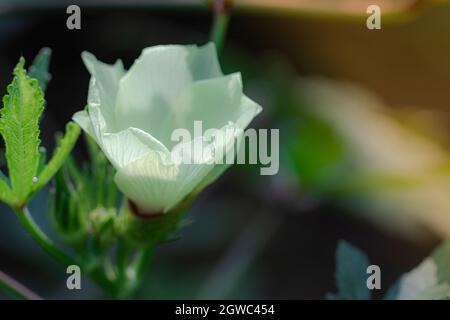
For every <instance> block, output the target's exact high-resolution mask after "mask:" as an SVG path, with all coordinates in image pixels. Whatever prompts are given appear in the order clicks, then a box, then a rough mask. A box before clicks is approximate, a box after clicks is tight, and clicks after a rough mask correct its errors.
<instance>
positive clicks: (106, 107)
mask: <svg viewBox="0 0 450 320" xmlns="http://www.w3.org/2000/svg"><path fill="white" fill-rule="evenodd" d="M82 58H83V61H84V64H85V65H86V67H87V69H88V71H89V72H90V74H91V80H90V85H89V94H88V103H87V109H86V110H84V111H79V112H77V113H76V114H75V115H74V116H73V119H74V120H75V121H76V122H77V123H78V124H79V125H80V126H81V127H82V128H83V129H84V130H85V131H86V132H87V133H88V134H89V135H91V136H92V137H93V138H94V139H95V141H96V142H97V143H98V145H99V146H100V147H101V149H102V150H103V152H104V153H105V155H106V156H107V157H108V159H109V160H110V161H111V163H112V164H113V166H114V167H115V168H116V170H117V173H116V176H115V182H116V184H117V186H118V188H119V189H120V190H121V191H122V192H123V193H124V194H125V195H126V197H128V198H129V199H131V200H132V201H133V202H134V204H136V205H137V207H138V208H139V211H140V212H141V213H144V214H146V213H147V214H152V213H153V214H154V213H163V212H167V211H168V210H170V209H172V208H174V207H175V206H176V205H177V204H179V203H180V201H181V200H183V199H184V198H185V197H186V196H188V195H190V194H192V193H194V194H195V193H197V192H199V191H200V190H201V189H202V188H204V187H205V186H207V185H208V184H210V183H211V182H212V181H213V180H215V179H216V178H217V177H218V176H219V175H220V174H221V173H222V172H223V171H224V170H225V169H226V167H227V165H225V164H215V163H214V161H213V160H214V159H217V156H220V157H223V156H224V155H223V154H222V150H225V152H228V151H229V150H231V149H232V148H234V145H235V144H236V143H237V142H236V141H239V138H240V137H241V136H242V134H243V130H244V129H245V128H246V127H247V126H248V124H249V123H250V122H251V120H252V119H253V118H254V117H255V116H256V115H257V114H258V113H259V112H260V111H261V107H260V106H259V105H258V104H256V103H255V102H254V101H252V100H251V99H249V98H248V97H246V96H245V95H244V94H243V92H242V81H241V76H240V74H239V73H233V74H230V75H223V73H222V71H221V69H220V66H219V63H218V60H217V54H216V50H215V47H214V45H213V44H207V45H205V46H202V47H197V46H182V45H164V46H155V47H149V48H146V49H144V50H143V51H142V54H141V56H140V57H139V58H138V59H137V60H136V61H135V62H134V64H133V65H132V66H131V68H130V69H129V70H128V71H125V69H124V67H123V64H122V62H121V61H120V60H118V61H117V62H116V63H115V64H114V65H108V64H105V63H102V62H100V61H98V60H97V59H96V58H95V57H94V56H93V55H92V54H90V53H88V52H83V54H82ZM195 121H202V126H203V129H204V130H205V131H206V130H207V129H217V130H219V131H220V132H223V133H224V132H225V130H230V129H232V130H233V132H234V136H233V137H232V139H212V138H211V137H206V136H205V135H203V134H202V135H201V136H198V133H196V132H193V131H194V130H193V128H194V122H195ZM179 128H184V129H186V130H189V132H190V133H191V134H192V140H191V141H188V142H186V141H182V142H177V141H173V139H172V138H173V137H172V133H173V132H174V130H175V129H179ZM224 136H225V135H224ZM198 142H201V143H205V145H204V146H203V149H205V148H206V150H207V151H208V152H206V153H205V154H206V156H205V155H203V156H202V157H200V159H199V157H197V156H195V155H193V154H191V153H189V152H188V151H187V150H190V148H187V147H191V146H193V145H195V144H197V143H198ZM186 156H187V157H192V158H194V157H195V158H196V159H193V160H195V161H191V162H189V161H187V162H186V161H183V162H180V161H175V159H180V157H181V158H186Z"/></svg>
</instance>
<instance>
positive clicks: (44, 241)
mask: <svg viewBox="0 0 450 320" xmlns="http://www.w3.org/2000/svg"><path fill="white" fill-rule="evenodd" d="M14 211H15V212H16V214H17V216H18V218H19V220H20V222H21V223H22V225H23V227H24V228H25V230H26V231H27V232H28V233H29V234H30V236H31V237H32V238H33V240H35V241H36V242H37V243H38V244H39V246H40V247H41V248H42V249H43V250H44V251H46V252H47V253H48V254H49V255H51V256H52V257H53V258H55V259H56V260H57V261H58V262H60V263H61V264H63V265H64V266H66V267H67V266H70V265H77V266H80V267H83V263H81V262H78V261H77V260H75V259H74V258H72V257H70V256H69V255H67V254H65V253H64V252H63V251H61V250H60V249H59V248H58V247H57V246H56V245H55V243H54V242H53V241H52V240H51V239H50V238H49V237H48V236H47V235H46V234H45V233H44V232H43V231H42V230H41V228H39V226H38V225H37V224H36V222H35V221H34V220H33V217H32V216H31V214H30V212H29V210H28V208H27V207H23V208H14ZM89 275H90V276H91V278H92V279H93V280H94V281H95V282H96V283H97V284H98V285H99V286H101V287H102V288H103V289H105V290H107V291H109V292H111V290H112V284H111V283H110V281H109V280H108V279H107V278H106V277H105V276H104V274H103V273H102V272H101V270H100V269H99V268H95V269H93V270H89Z"/></svg>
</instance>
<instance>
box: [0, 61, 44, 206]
mask: <svg viewBox="0 0 450 320" xmlns="http://www.w3.org/2000/svg"><path fill="white" fill-rule="evenodd" d="M24 64H25V59H24V58H23V57H22V58H20V60H19V63H18V64H17V66H16V67H15V68H14V79H13V82H12V83H11V84H10V85H9V86H8V88H7V92H8V94H7V95H5V97H4V98H3V108H2V109H1V110H0V133H1V135H2V136H3V139H4V141H5V146H6V162H7V164H8V171H9V177H10V181H11V188H12V195H13V197H14V199H8V200H9V203H10V204H11V205H14V206H21V205H23V204H25V202H26V201H27V200H28V197H29V196H30V193H31V190H32V189H33V179H34V177H35V175H36V172H37V169H38V165H39V144H40V140H39V133H40V132H39V118H40V116H41V114H42V111H43V109H44V96H43V93H42V90H41V89H40V87H39V84H38V82H37V80H35V79H31V78H30V77H28V76H27V74H26V71H25V69H24ZM11 200H12V201H11Z"/></svg>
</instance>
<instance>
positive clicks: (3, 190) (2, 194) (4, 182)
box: [0, 170, 13, 203]
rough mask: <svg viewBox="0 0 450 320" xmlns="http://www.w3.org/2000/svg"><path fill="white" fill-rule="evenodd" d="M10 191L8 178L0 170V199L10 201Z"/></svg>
mask: <svg viewBox="0 0 450 320" xmlns="http://www.w3.org/2000/svg"><path fill="white" fill-rule="evenodd" d="M12 200H13V199H12V193H11V189H10V187H9V179H8V177H7V176H5V174H4V173H3V172H2V171H1V170H0V201H3V202H6V203H10V202H11V201H12Z"/></svg>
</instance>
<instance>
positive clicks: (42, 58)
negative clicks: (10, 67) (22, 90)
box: [28, 48, 52, 92]
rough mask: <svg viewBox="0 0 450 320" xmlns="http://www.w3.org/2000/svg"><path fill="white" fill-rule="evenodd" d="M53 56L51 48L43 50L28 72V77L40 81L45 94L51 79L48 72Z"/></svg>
mask: <svg viewBox="0 0 450 320" xmlns="http://www.w3.org/2000/svg"><path fill="white" fill-rule="evenodd" d="M51 56H52V50H51V49H50V48H42V49H41V50H40V51H39V53H38V54H37V56H36V57H35V58H34V60H33V63H32V64H31V67H30V70H29V71H28V76H29V77H30V78H33V79H36V80H37V81H38V83H39V86H40V87H41V90H42V91H43V92H45V90H46V89H47V84H48V82H49V81H50V79H51V76H50V73H49V72H48V67H49V65H50V58H51Z"/></svg>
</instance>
